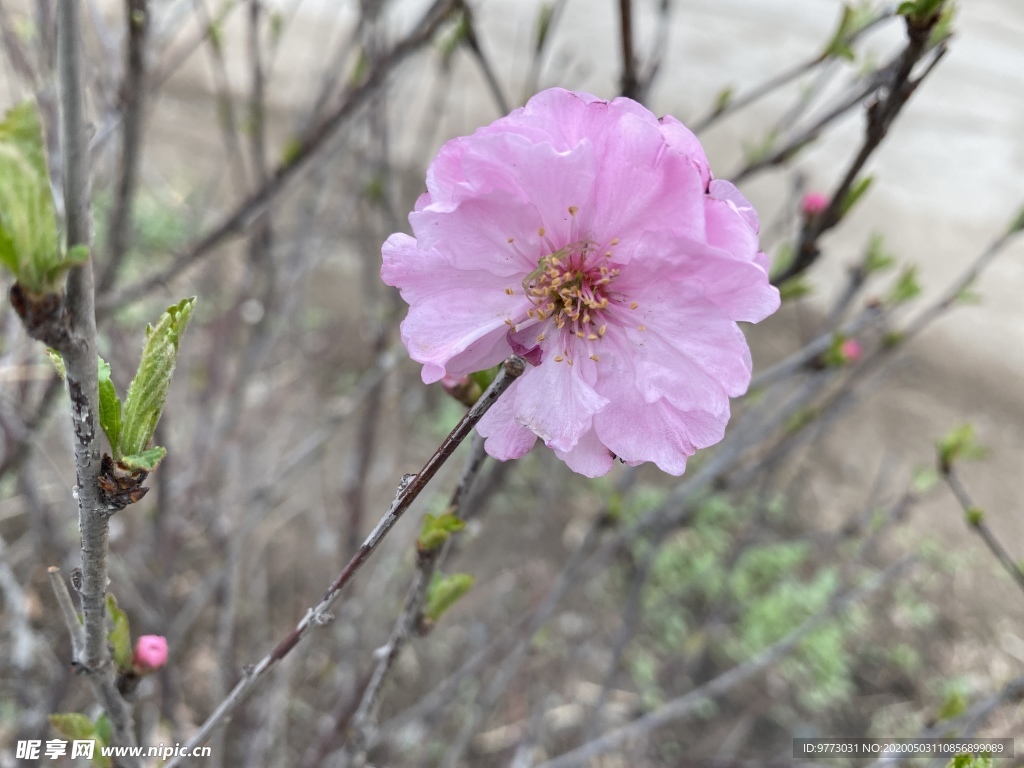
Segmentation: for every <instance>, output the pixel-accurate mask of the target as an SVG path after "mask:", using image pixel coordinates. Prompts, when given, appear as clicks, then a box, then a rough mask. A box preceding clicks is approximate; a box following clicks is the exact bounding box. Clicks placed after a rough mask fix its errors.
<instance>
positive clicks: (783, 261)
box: [771, 241, 794, 279]
mask: <svg viewBox="0 0 1024 768" xmlns="http://www.w3.org/2000/svg"><path fill="white" fill-rule="evenodd" d="M793 256H794V253H793V243H791V242H789V241H785V242H783V243H780V244H779V249H778V251H777V252H776V253H775V256H774V257H773V258H772V266H771V277H772V279H775V278H776V277H778V276H779V275H781V274H782V273H783V272H785V271H786V270H787V269H788V268H789V265H790V264H792V263H793Z"/></svg>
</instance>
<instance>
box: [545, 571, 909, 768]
mask: <svg viewBox="0 0 1024 768" xmlns="http://www.w3.org/2000/svg"><path fill="white" fill-rule="evenodd" d="M915 561H916V559H915V558H912V557H911V558H906V559H904V560H900V561H899V562H897V563H894V564H893V565H891V566H889V567H888V568H886V569H885V570H884V571H883V572H881V573H880V574H877V575H876V576H874V577H873V578H871V579H869V580H868V581H867V582H866V583H864V584H862V585H860V586H858V587H855V588H853V589H850V590H849V591H847V592H843V593H841V594H838V595H836V596H835V597H833V598H832V600H831V601H829V604H828V605H827V606H825V608H824V609H822V610H821V611H819V612H818V613H816V614H815V615H814V616H812V617H810V618H809V619H807V620H806V621H804V622H803V623H802V624H801V625H800V626H799V627H797V628H796V629H794V630H793V631H792V632H790V633H789V634H788V635H786V636H785V637H783V638H782V639H781V640H779V641H777V642H775V643H773V644H772V645H770V646H768V647H767V648H765V649H764V650H762V651H761V652H760V653H758V654H757V655H755V656H754V657H752V658H751V659H749V660H748V661H745V662H744V663H742V664H740V665H738V666H736V667H733V668H732V669H730V670H728V671H727V672H723V673H722V674H721V675H719V676H718V677H715V678H714V679H712V680H710V681H708V682H707V683H704V685H701V686H698V687H697V688H694V689H693V690H692V691H690V692H689V693H686V694H684V695H682V696H680V697H679V698H677V699H673V700H672V701H670V702H668V703H667V704H665V705H663V706H661V707H659V708H658V709H657V710H655V711H654V712H652V713H650V714H649V715H645V716H644V717H641V718H639V719H638V720H635V721H634V722H632V723H630V724H629V725H625V726H623V727H621V728H616V729H615V730H613V731H610V732H609V733H606V734H605V735H604V736H602V737H600V738H599V739H595V740H594V741H591V742H590V743H588V744H585V745H583V746H582V747H579V748H577V749H574V750H572V751H571V752H567V753H566V754H564V755H560V756H559V757H556V758H555V759H554V760H549V761H548V762H546V763H542V764H541V765H540V766H538V768H570V766H576V765H582V764H585V763H586V762H587V761H589V760H592V759H593V758H595V757H597V756H598V755H603V754H605V753H607V752H609V751H611V750H612V749H615V748H616V747H618V746H619V745H620V744H622V743H623V742H626V741H629V740H631V739H636V738H642V737H644V736H646V735H647V734H649V733H650V732H651V731H653V730H656V729H657V728H660V727H662V726H664V725H668V724H669V723H674V722H677V721H679V720H682V719H684V718H686V717H688V716H690V715H692V714H693V713H694V712H695V711H696V710H698V709H699V708H700V707H701V706H702V705H703V704H704V703H705V702H707V701H708V700H709V699H712V698H714V697H716V696H721V695H722V694H723V693H725V692H726V691H730V690H732V689H733V688H735V687H736V686H737V685H740V684H741V683H744V682H746V681H747V680H750V679H751V678H753V677H754V676H756V675H758V674H760V673H761V672H763V671H765V670H766V669H768V668H769V667H772V666H773V665H775V664H777V663H778V662H780V661H782V660H783V659H785V658H786V657H787V656H789V655H790V654H791V653H792V652H793V651H795V650H796V649H797V647H798V646H799V645H800V643H801V642H803V640H804V638H806V637H807V635H809V634H810V633H811V632H814V631H815V630H816V629H818V628H819V627H821V625H822V624H824V623H825V622H826V621H828V620H830V619H832V618H834V617H835V616H838V615H839V614H841V613H843V612H844V611H845V610H847V609H848V608H849V607H850V606H852V605H854V604H855V603H857V602H859V601H860V600H863V599H864V598H865V597H867V596H868V595H870V594H871V593H873V592H876V591H877V590H879V589H881V588H882V587H884V586H885V585H886V584H888V583H889V582H891V581H892V580H893V579H895V578H897V577H898V576H901V575H903V574H904V573H905V572H906V571H907V570H908V568H909V567H910V566H911V565H913V564H914V562H915Z"/></svg>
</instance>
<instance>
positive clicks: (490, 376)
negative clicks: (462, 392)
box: [469, 364, 501, 394]
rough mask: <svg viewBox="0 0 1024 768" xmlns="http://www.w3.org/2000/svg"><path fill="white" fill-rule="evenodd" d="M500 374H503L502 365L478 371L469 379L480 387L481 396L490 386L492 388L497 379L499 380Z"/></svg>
mask: <svg viewBox="0 0 1024 768" xmlns="http://www.w3.org/2000/svg"><path fill="white" fill-rule="evenodd" d="M500 372H501V364H498V365H496V366H494V367H493V368H488V369H487V370H485V371H476V372H475V373H471V374H469V378H470V379H471V380H472V381H473V382H474V383H475V384H476V385H477V386H478V387H480V394H483V393H484V390H486V389H487V388H488V387H489V386H491V384H492V383H493V382H494V380H495V379H496V378H498V373H500Z"/></svg>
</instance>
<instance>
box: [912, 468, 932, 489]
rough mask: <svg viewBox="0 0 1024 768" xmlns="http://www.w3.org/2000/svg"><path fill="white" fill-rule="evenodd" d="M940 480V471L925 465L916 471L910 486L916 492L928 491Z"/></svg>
mask: <svg viewBox="0 0 1024 768" xmlns="http://www.w3.org/2000/svg"><path fill="white" fill-rule="evenodd" d="M938 482H939V473H938V472H936V471H935V470H934V469H932V468H931V467H923V468H921V469H918V470H917V471H916V472H915V473H914V477H913V480H911V483H910V487H911V488H912V489H913V490H914V493H928V491H930V490H931V489H932V488H934V487H935V485H936V483H938Z"/></svg>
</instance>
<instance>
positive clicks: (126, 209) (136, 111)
mask: <svg viewBox="0 0 1024 768" xmlns="http://www.w3.org/2000/svg"><path fill="white" fill-rule="evenodd" d="M148 6H149V0H125V14H126V17H127V22H128V44H127V46H126V49H125V57H126V58H125V69H124V79H123V80H122V82H121V90H120V93H119V100H120V102H121V115H122V128H121V157H120V165H119V167H118V175H117V183H116V186H115V188H114V202H113V205H112V207H111V210H110V219H109V222H108V224H107V231H108V232H109V235H108V244H107V263H106V266H105V267H104V268H103V270H102V272H101V273H100V278H99V281H98V283H97V290H99V292H100V293H104V292H106V291H107V290H108V289H109V288H110V286H112V285H113V284H114V281H115V280H116V279H117V272H118V270H119V269H120V267H121V264H122V263H123V261H124V257H125V255H126V254H127V253H128V248H129V245H130V241H131V229H132V220H131V217H132V204H133V202H134V201H135V190H136V186H137V183H138V177H139V160H140V150H141V147H142V130H143V124H144V113H145V99H146V39H147V34H148V32H149V7H148Z"/></svg>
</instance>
